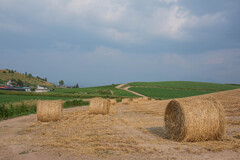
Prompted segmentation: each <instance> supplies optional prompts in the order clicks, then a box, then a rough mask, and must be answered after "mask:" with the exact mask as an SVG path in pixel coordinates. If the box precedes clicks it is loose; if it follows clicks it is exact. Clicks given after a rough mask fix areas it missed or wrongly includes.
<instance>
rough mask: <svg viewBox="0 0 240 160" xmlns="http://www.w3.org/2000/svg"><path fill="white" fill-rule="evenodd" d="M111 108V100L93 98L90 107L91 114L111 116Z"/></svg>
mask: <svg viewBox="0 0 240 160" xmlns="http://www.w3.org/2000/svg"><path fill="white" fill-rule="evenodd" d="M110 106H111V102H110V99H102V98H93V99H92V100H91V102H90V105H89V112H90V113H91V114H109V112H110Z"/></svg>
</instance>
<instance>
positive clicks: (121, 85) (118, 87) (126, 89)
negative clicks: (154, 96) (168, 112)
mask: <svg viewBox="0 0 240 160" xmlns="http://www.w3.org/2000/svg"><path fill="white" fill-rule="evenodd" d="M124 85H126V84H120V85H118V86H116V89H122V90H125V91H127V92H130V93H132V94H135V95H137V96H140V97H147V96H145V95H142V94H140V93H137V92H134V91H131V90H128V89H129V88H130V87H129V86H127V87H123V86H124ZM121 87H123V88H121Z"/></svg>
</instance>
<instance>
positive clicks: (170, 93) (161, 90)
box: [127, 81, 240, 99]
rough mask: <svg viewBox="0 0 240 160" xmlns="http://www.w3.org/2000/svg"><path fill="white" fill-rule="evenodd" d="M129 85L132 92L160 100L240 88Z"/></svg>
mask: <svg viewBox="0 0 240 160" xmlns="http://www.w3.org/2000/svg"><path fill="white" fill-rule="evenodd" d="M127 85H128V86H132V87H131V88H129V90H131V91H135V92H137V93H140V94H143V95H145V96H148V97H152V98H160V99H171V98H183V97H190V96H196V95H202V94H208V93H213V92H218V91H226V90H232V89H237V88H240V86H238V85H230V84H217V83H204V82H187V81H169V82H133V83H128V84H127Z"/></svg>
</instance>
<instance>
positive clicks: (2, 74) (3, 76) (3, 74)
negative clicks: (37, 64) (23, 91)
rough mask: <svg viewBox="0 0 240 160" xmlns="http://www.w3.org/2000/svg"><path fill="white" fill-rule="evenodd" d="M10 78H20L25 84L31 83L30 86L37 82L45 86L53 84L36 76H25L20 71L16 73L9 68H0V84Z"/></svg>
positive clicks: (52, 85)
mask: <svg viewBox="0 0 240 160" xmlns="http://www.w3.org/2000/svg"><path fill="white" fill-rule="evenodd" d="M10 79H15V80H18V79H20V80H21V81H22V82H23V83H25V84H26V85H32V86H36V85H38V84H39V85H43V86H47V87H54V86H55V85H54V84H53V83H50V82H47V81H44V80H42V79H40V78H37V77H31V76H26V75H24V74H22V73H18V72H14V71H13V72H11V71H9V70H1V69H0V84H3V82H7V81H8V80H10Z"/></svg>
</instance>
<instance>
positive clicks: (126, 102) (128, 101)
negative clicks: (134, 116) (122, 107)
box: [122, 98, 131, 104]
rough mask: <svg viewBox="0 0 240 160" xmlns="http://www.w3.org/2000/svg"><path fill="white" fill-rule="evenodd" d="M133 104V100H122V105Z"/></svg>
mask: <svg viewBox="0 0 240 160" xmlns="http://www.w3.org/2000/svg"><path fill="white" fill-rule="evenodd" d="M130 102H131V98H124V99H123V100H122V104H129V103H130Z"/></svg>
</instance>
